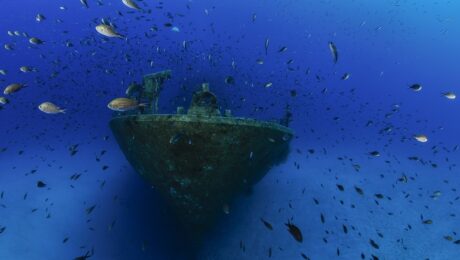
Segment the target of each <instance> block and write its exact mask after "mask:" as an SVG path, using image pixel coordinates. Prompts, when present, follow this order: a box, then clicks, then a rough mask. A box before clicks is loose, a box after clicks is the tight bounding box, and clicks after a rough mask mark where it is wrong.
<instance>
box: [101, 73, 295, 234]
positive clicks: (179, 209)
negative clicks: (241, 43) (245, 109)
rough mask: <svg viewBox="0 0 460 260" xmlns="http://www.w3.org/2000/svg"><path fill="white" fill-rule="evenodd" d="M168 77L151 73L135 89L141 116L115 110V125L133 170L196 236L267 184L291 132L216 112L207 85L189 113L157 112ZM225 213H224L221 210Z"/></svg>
mask: <svg viewBox="0 0 460 260" xmlns="http://www.w3.org/2000/svg"><path fill="white" fill-rule="evenodd" d="M170 77H171V72H170V71H162V72H158V73H154V74H150V75H146V76H145V77H144V80H143V84H141V85H136V86H134V87H130V89H131V91H129V94H130V96H128V97H127V98H131V99H136V100H137V101H136V102H137V103H144V104H147V105H146V106H143V107H140V108H139V109H138V111H137V112H135V113H133V111H130V112H117V113H116V114H115V117H114V118H113V119H112V120H111V121H110V127H111V129H112V131H113V133H114V136H115V138H116V140H117V142H118V144H119V146H120V148H121V150H122V151H123V153H124V155H125V156H126V158H127V159H128V161H129V162H130V163H131V165H132V166H133V168H134V169H135V170H136V171H137V172H138V173H139V174H140V175H141V176H142V177H144V178H145V179H146V180H147V181H148V182H149V183H150V184H152V185H153V186H154V188H156V189H157V190H158V191H159V193H160V194H161V195H162V196H163V197H164V198H165V199H166V200H167V201H168V202H169V204H170V205H171V206H172V208H173V210H174V211H175V212H176V214H177V218H178V220H179V221H180V222H181V224H182V225H183V226H184V227H185V229H186V230H187V231H189V234H191V236H195V235H198V236H199V235H201V234H203V232H205V231H206V230H208V229H209V228H210V227H212V223H213V222H214V220H215V219H216V217H217V216H218V215H220V214H223V213H225V212H228V211H229V208H228V204H229V203H230V202H231V201H232V198H233V196H234V195H235V194H237V193H238V192H241V191H243V190H245V189H247V188H250V187H251V185H253V184H254V183H256V182H257V181H259V180H260V179H262V178H263V176H264V175H265V174H266V173H267V171H268V170H269V169H270V167H272V166H273V165H275V164H277V163H280V162H282V161H283V160H284V159H285V157H286V156H287V154H288V152H289V142H290V140H291V139H292V136H293V132H292V131H291V130H290V129H289V128H288V127H287V125H288V124H289V120H281V123H274V122H263V121H257V120H254V119H249V118H241V117H234V116H232V115H231V111H230V110H228V109H227V110H225V112H224V113H223V114H221V111H220V110H219V105H218V103H217V97H216V95H214V94H213V93H212V92H211V91H210V89H209V85H208V84H207V83H203V84H202V87H201V90H199V91H196V92H195V93H194V95H193V98H192V102H191V105H190V107H189V109H188V111H187V112H185V109H184V108H183V107H178V108H177V113H176V114H159V113H158V97H159V94H160V91H161V89H162V85H163V83H164V82H165V81H166V80H167V79H169V78H170ZM223 208H226V209H227V210H225V212H222V209H223Z"/></svg>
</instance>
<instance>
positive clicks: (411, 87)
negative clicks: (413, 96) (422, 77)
mask: <svg viewBox="0 0 460 260" xmlns="http://www.w3.org/2000/svg"><path fill="white" fill-rule="evenodd" d="M409 88H410V89H412V90H413V91H415V92H418V91H420V90H422V85H420V84H419V83H415V84H412V85H411V86H410V87H409Z"/></svg>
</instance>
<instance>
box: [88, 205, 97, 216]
mask: <svg viewBox="0 0 460 260" xmlns="http://www.w3.org/2000/svg"><path fill="white" fill-rule="evenodd" d="M95 207H96V205H93V206H91V207H89V208H87V209H86V214H88V215H89V214H91V212H93V210H94V208H95Z"/></svg>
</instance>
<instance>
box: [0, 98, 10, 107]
mask: <svg viewBox="0 0 460 260" xmlns="http://www.w3.org/2000/svg"><path fill="white" fill-rule="evenodd" d="M8 103H10V101H9V100H8V99H7V98H6V97H0V105H6V104H8Z"/></svg>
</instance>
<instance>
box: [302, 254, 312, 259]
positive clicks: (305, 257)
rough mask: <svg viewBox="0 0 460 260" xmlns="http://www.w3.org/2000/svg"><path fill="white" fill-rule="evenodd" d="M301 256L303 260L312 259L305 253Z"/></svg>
mask: <svg viewBox="0 0 460 260" xmlns="http://www.w3.org/2000/svg"><path fill="white" fill-rule="evenodd" d="M300 255H301V256H302V258H303V259H305V260H310V257H308V256H306V255H305V254H304V253H301V254H300Z"/></svg>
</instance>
